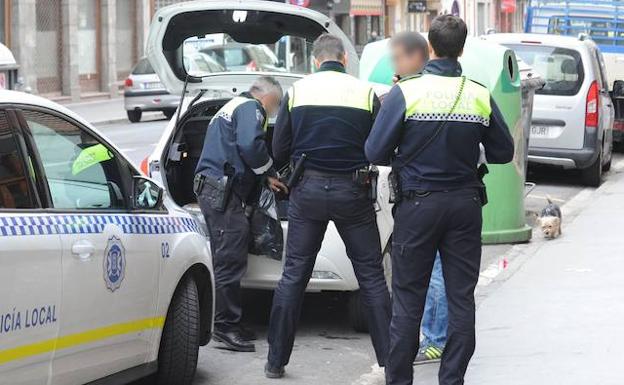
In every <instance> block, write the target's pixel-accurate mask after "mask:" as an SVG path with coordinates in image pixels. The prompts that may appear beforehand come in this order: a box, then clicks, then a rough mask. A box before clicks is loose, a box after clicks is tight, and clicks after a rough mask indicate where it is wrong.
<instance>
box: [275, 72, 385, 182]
mask: <svg viewBox="0 0 624 385" xmlns="http://www.w3.org/2000/svg"><path fill="white" fill-rule="evenodd" d="M378 109H379V99H378V98H377V96H376V95H375V92H374V91H373V89H372V88H371V86H370V85H369V84H367V83H366V82H363V81H361V80H359V79H357V78H355V77H353V76H351V75H348V74H346V73H345V68H344V66H343V65H342V64H341V63H339V62H333V61H330V62H324V63H323V64H322V65H321V68H320V69H319V71H318V72H316V73H314V74H311V75H308V76H306V77H305V78H303V79H301V80H299V81H297V82H295V83H294V84H293V86H292V88H291V89H290V90H289V91H288V93H287V95H286V96H285V97H284V100H283V101H282V105H281V107H280V111H279V114H278V116H277V120H276V122H275V130H274V134H273V156H274V158H275V161H276V162H277V164H285V163H287V162H288V161H289V160H291V157H292V160H293V161H296V160H297V159H298V158H299V157H300V156H301V155H302V154H304V153H305V154H306V164H305V168H306V169H313V170H317V171H326V172H351V171H354V170H357V169H358V168H361V167H364V166H366V165H368V161H367V160H366V156H365V154H364V143H365V142H366V138H367V137H368V135H369V133H370V130H371V128H372V125H373V121H374V118H375V115H376V113H377V111H378Z"/></svg>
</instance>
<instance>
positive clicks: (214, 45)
mask: <svg viewBox="0 0 624 385" xmlns="http://www.w3.org/2000/svg"><path fill="white" fill-rule="evenodd" d="M311 52H312V41H307V40H306V39H305V38H302V37H297V36H282V38H280V39H279V40H278V41H277V42H276V43H274V44H251V43H246V42H238V41H236V40H234V38H232V37H231V36H230V35H228V34H226V33H217V34H209V35H205V36H203V37H190V38H188V39H186V40H185V41H184V45H183V57H184V68H185V70H186V72H187V73H188V74H189V75H192V76H195V77H202V76H206V75H211V74H215V73H228V72H254V71H255V72H273V73H297V74H308V73H310V72H311V69H312V60H311Z"/></svg>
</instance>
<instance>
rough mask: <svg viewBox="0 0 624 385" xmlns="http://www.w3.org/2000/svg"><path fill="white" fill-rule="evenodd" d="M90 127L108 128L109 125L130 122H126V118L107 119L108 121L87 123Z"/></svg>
mask: <svg viewBox="0 0 624 385" xmlns="http://www.w3.org/2000/svg"><path fill="white" fill-rule="evenodd" d="M89 123H91V124H92V125H94V126H96V127H98V126H108V125H110V124H117V123H130V121H129V120H128V118H125V117H124V118H117V119H109V120H100V121H98V122H89Z"/></svg>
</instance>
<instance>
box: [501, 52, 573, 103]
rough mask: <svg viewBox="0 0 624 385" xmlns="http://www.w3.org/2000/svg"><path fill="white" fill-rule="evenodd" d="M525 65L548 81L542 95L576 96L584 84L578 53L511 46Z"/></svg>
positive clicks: (538, 91) (541, 91) (540, 92)
mask: <svg viewBox="0 0 624 385" xmlns="http://www.w3.org/2000/svg"><path fill="white" fill-rule="evenodd" d="M508 47H509V48H511V49H513V50H514V51H515V52H516V55H518V56H519V57H520V58H521V59H522V60H523V61H524V62H525V63H527V64H528V65H530V66H531V67H533V69H534V70H535V71H536V72H537V73H539V74H540V75H541V76H542V78H544V80H545V81H546V85H544V88H542V89H541V90H537V91H535V93H536V94H541V95H563V96H566V95H567V96H571V95H576V94H577V93H578V92H579V90H580V88H581V85H582V84H583V79H584V76H585V75H584V71H583V61H582V59H581V54H580V53H579V52H578V51H575V50H572V49H567V48H558V47H549V46H544V45H525V44H509V45H508Z"/></svg>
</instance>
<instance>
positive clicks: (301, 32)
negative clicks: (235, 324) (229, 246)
mask: <svg viewBox="0 0 624 385" xmlns="http://www.w3.org/2000/svg"><path fill="white" fill-rule="evenodd" d="M325 32H329V33H332V34H334V35H337V36H339V37H341V38H342V40H343V42H344V44H345V48H346V49H347V53H348V57H349V59H348V60H349V62H348V65H347V71H348V72H349V73H350V74H353V75H356V76H357V71H358V67H359V61H358V56H357V53H356V52H355V49H354V48H353V45H352V44H351V43H350V41H349V39H348V38H347V36H345V34H344V33H343V32H342V31H341V30H340V28H339V27H338V26H337V25H336V24H335V23H334V22H333V21H332V20H330V19H329V18H327V17H326V16H324V15H322V14H320V13H318V12H315V11H312V10H310V9H307V8H303V7H297V6H293V5H288V4H283V3H277V2H269V1H257V0H249V1H243V2H240V1H236V2H235V1H210V2H208V1H206V2H188V3H184V4H180V5H175V6H170V7H165V8H162V9H160V10H159V11H158V12H157V13H156V15H155V16H154V22H153V23H152V26H151V29H150V33H149V38H148V41H147V57H148V59H149V60H150V62H151V63H152V66H153V67H154V69H155V70H156V73H157V74H158V76H159V78H160V79H161V81H162V82H163V83H164V84H165V86H166V87H167V89H168V90H169V91H170V92H171V93H176V94H182V92H183V91H184V90H186V92H187V94H186V97H185V99H184V102H183V103H182V106H181V107H180V108H181V109H180V111H179V113H180V119H179V121H178V120H176V119H173V120H172V121H170V122H169V124H168V125H167V128H166V129H165V131H164V133H163V136H162V138H161V140H160V141H159V143H158V145H157V146H156V149H155V150H154V152H153V153H152V154H151V155H150V156H149V157H148V158H147V160H146V161H144V163H143V168H144V171H145V172H146V174H147V175H150V176H151V177H152V178H154V179H155V180H157V181H159V182H161V183H162V184H163V186H165V188H166V189H167V190H168V191H169V193H170V194H171V197H172V199H173V200H174V201H175V202H176V203H177V204H178V205H180V206H184V207H185V208H187V209H188V210H189V211H190V212H192V213H193V214H194V215H195V216H196V218H197V220H198V221H203V218H202V215H201V212H200V211H199V208H198V206H197V202H196V197H195V195H194V194H193V191H192V186H193V176H194V172H195V167H196V164H197V161H198V160H199V156H200V154H201V150H202V146H203V142H204V136H205V132H206V128H207V127H208V124H209V122H210V120H211V119H212V117H213V116H214V114H215V113H216V112H217V111H218V110H219V108H221V107H222V106H223V105H224V104H225V103H226V102H227V101H228V100H229V99H230V98H232V97H233V96H235V95H238V94H240V93H241V92H243V91H247V90H248V89H249V87H250V86H251V84H252V83H253V82H254V80H255V79H256V78H257V77H258V76H261V75H271V76H274V77H275V79H277V80H278V81H279V83H280V84H281V85H282V87H283V88H284V90H285V91H286V90H288V88H289V87H290V86H291V85H292V83H294V82H295V81H297V80H299V79H300V78H302V77H303V76H304V75H305V74H307V73H309V72H310V71H311V62H312V61H311V60H310V56H311V51H312V49H311V48H312V42H313V41H314V40H315V38H316V37H318V36H319V35H320V34H322V33H325ZM224 35H225V36H224ZM214 36H221V37H222V38H223V40H224V43H223V44H231V42H232V41H235V42H239V43H246V44H257V45H266V46H267V47H270V48H272V49H275V48H274V47H275V45H276V44H279V42H280V41H284V39H286V40H288V41H289V44H290V51H289V53H290V56H289V65H288V68H289V72H284V71H283V69H282V70H281V71H275V72H258V71H255V70H247V71H245V70H230V71H227V72H221V73H206V74H205V75H203V76H202V75H200V74H193V75H195V76H188V74H187V73H186V71H185V68H184V67H183V66H182V64H181V63H182V60H181V58H182V57H183V55H184V52H183V51H184V49H185V47H186V46H188V45H185V44H184V43H185V42H186V41H193V42H194V44H198V42H197V40H198V39H197V37H200V39H199V40H200V41H201V40H202V37H203V38H204V39H207V40H214ZM223 36H224V37H223ZM232 54H237V53H236V52H233V53H232ZM234 59H235V58H232V60H234ZM185 80H188V81H186V82H185ZM191 103H192V106H191V107H189V105H191ZM271 130H272V124H269V128H268V133H267V134H268V136H270V135H271ZM269 142H270V141H269ZM381 173H382V175H380V179H379V180H380V186H379V198H378V204H377V208H378V210H377V213H378V216H377V221H378V224H379V229H380V233H381V240H382V246H383V247H386V246H387V245H388V240H389V238H390V234H391V232H392V225H393V221H392V214H391V207H390V205H389V204H388V186H387V182H386V181H387V173H388V170H387V168H383V169H382V170H381ZM281 219H282V227H283V228H284V234H286V227H287V222H286V216H285V211H283V212H282V217H281ZM388 252H389V248H388V247H386V258H385V261H386V263H387V264H388V265H389V253H388ZM282 263H283V261H282V260H274V259H270V258H268V257H266V256H260V255H251V254H250V255H249V263H248V269H247V274H246V276H245V277H244V279H243V282H242V284H243V286H244V287H245V288H252V289H267V290H272V289H274V288H275V287H276V285H277V282H278V281H279V279H280V277H281V274H282ZM387 271H388V274H389V268H388V269H387ZM358 289H359V287H358V283H357V279H356V277H355V274H354V271H353V266H352V265H351V262H350V260H349V258H348V257H347V254H346V250H345V246H344V243H343V242H342V240H341V238H340V237H339V235H338V232H337V230H336V228H335V227H334V225H333V224H330V225H329V227H328V229H327V232H326V234H325V240H324V242H323V245H322V247H321V250H320V252H319V254H318V257H317V259H316V264H315V267H314V271H313V273H312V279H311V280H310V284H309V285H308V291H339V292H348V293H350V294H351V301H350V312H349V313H350V318H351V322H352V324H353V326H354V327H355V328H356V329H358V330H363V329H364V328H365V317H364V315H363V312H362V311H361V310H360V302H359V297H358Z"/></svg>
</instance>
